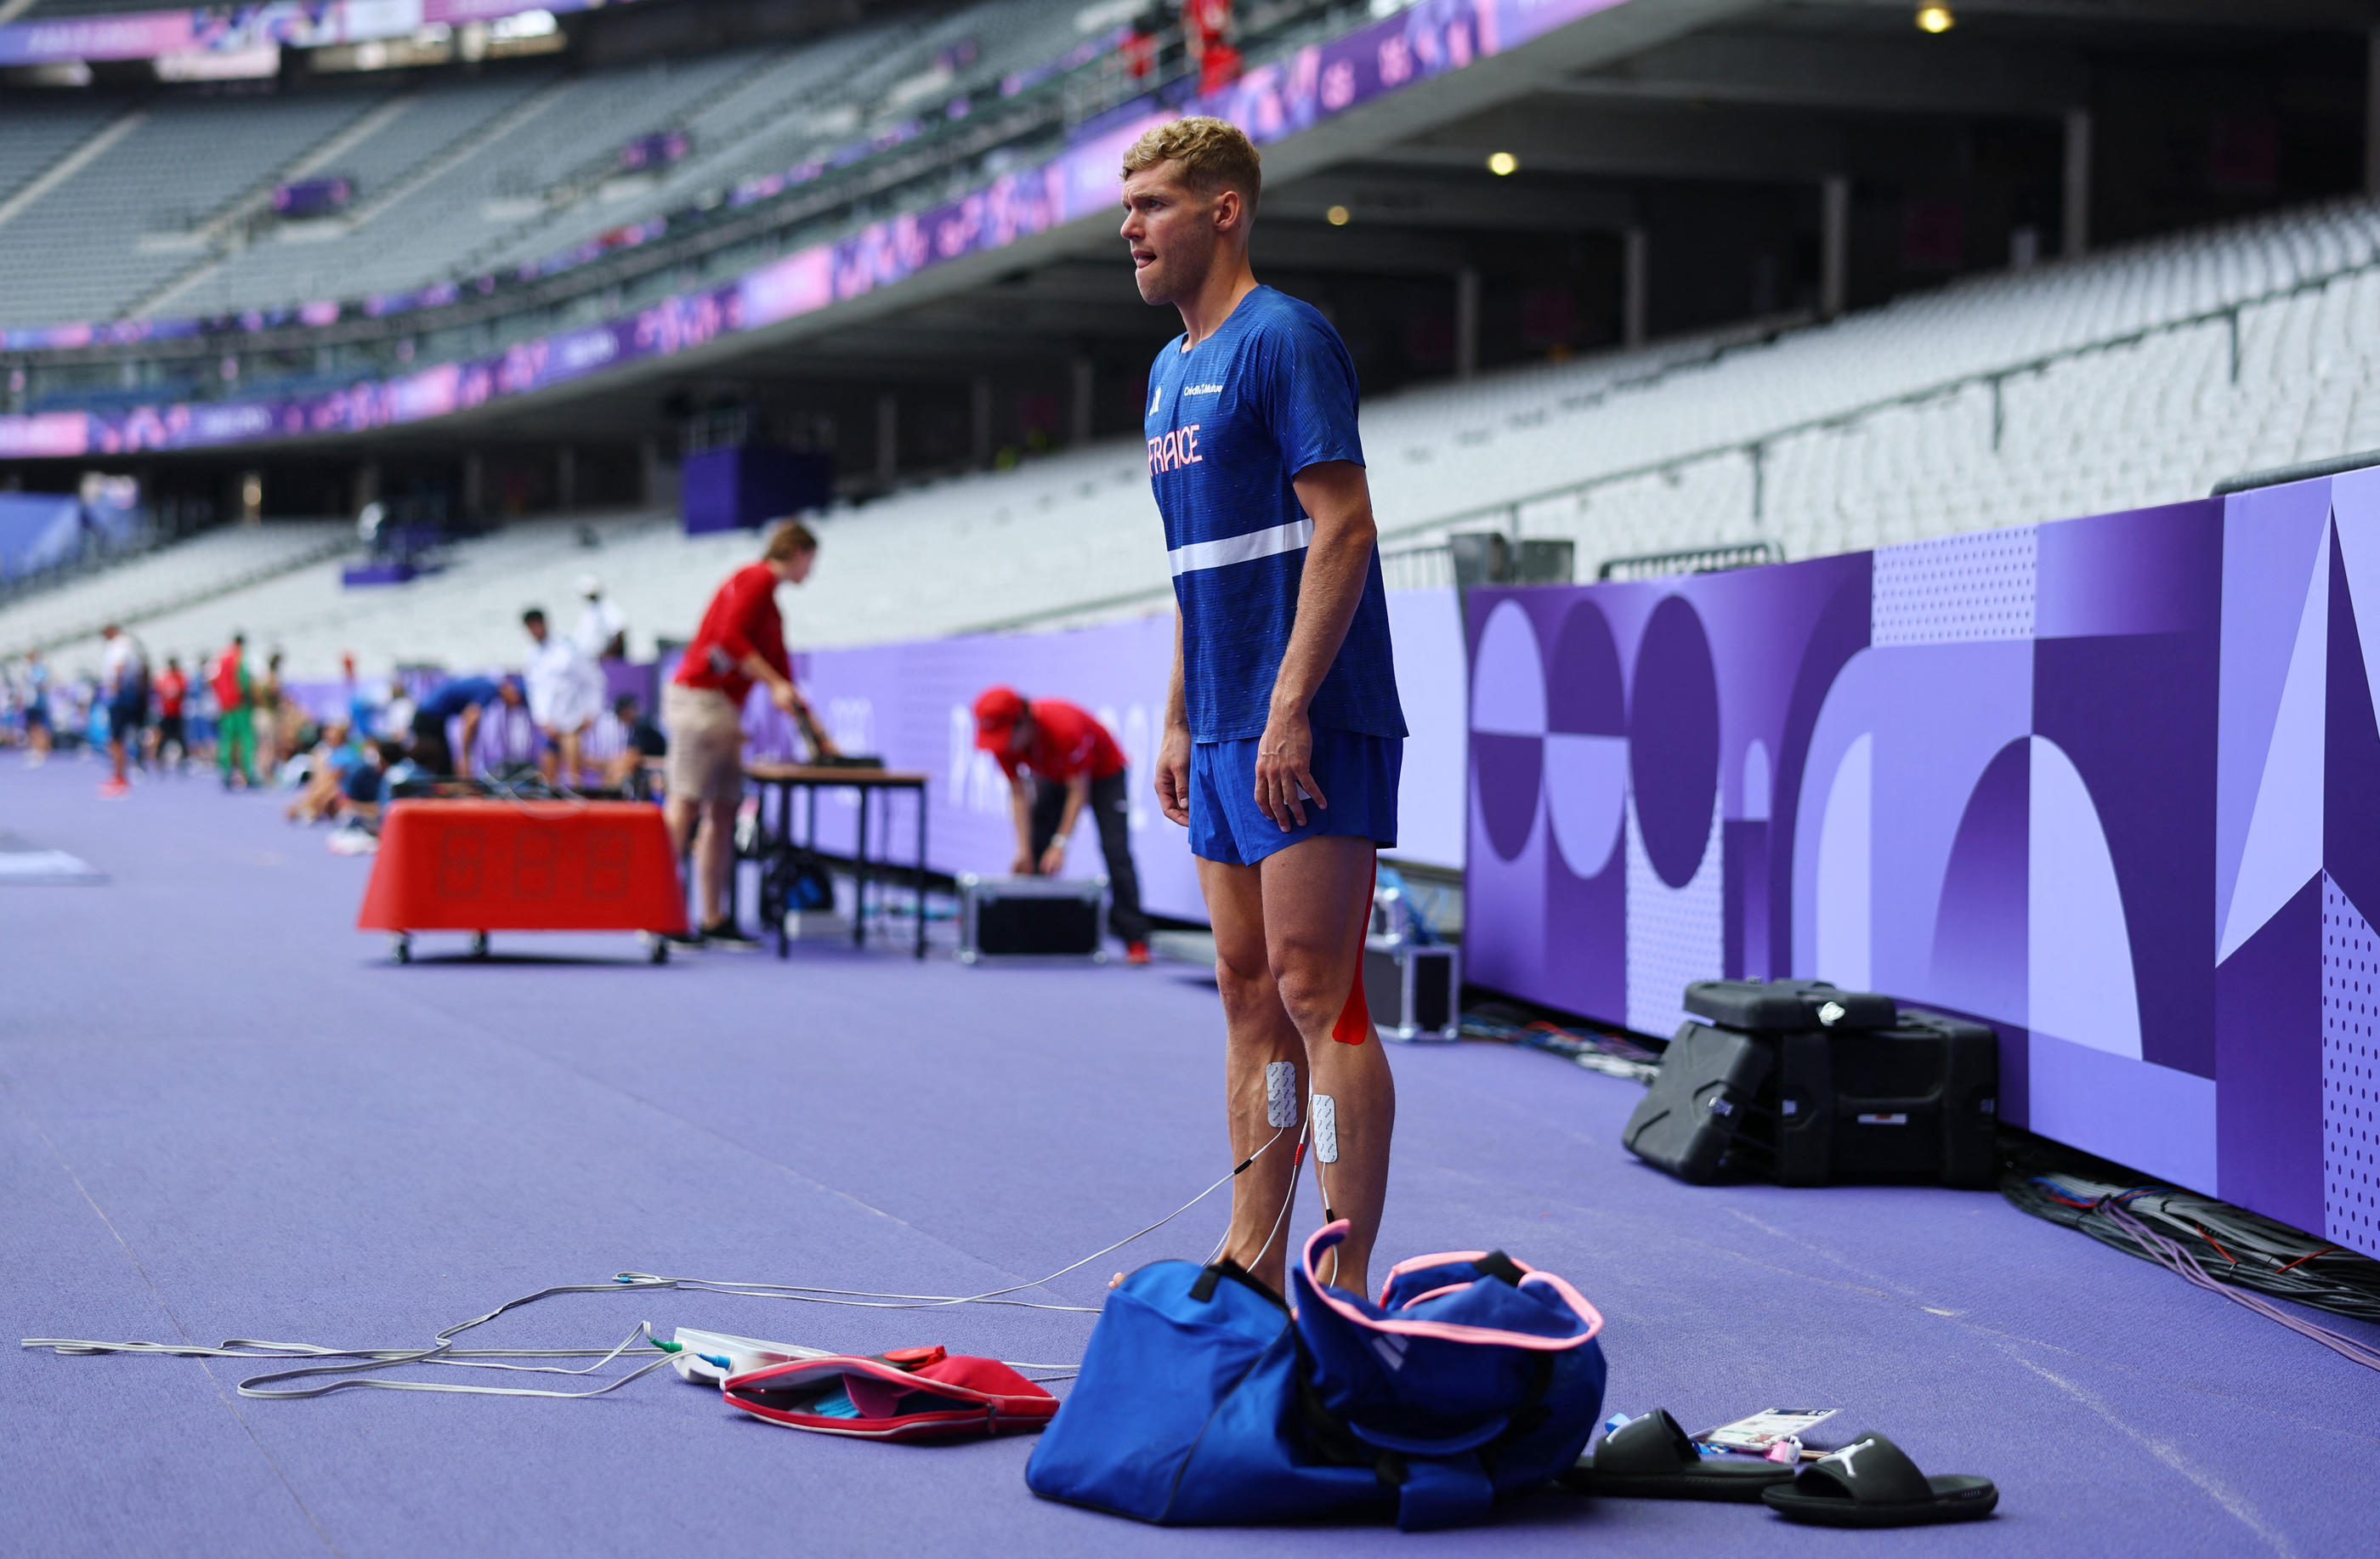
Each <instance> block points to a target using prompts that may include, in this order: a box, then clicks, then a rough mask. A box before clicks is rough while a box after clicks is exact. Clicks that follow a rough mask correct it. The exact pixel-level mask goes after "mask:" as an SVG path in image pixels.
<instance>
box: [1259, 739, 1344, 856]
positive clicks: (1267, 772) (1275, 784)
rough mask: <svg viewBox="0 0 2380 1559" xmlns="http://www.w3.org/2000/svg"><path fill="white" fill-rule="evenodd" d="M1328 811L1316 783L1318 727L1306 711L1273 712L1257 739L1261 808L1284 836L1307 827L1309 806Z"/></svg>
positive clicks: (1328, 803) (1320, 789)
mask: <svg viewBox="0 0 2380 1559" xmlns="http://www.w3.org/2000/svg"><path fill="white" fill-rule="evenodd" d="M1309 800H1310V801H1312V802H1313V803H1314V804H1315V805H1316V806H1317V807H1324V808H1327V807H1329V806H1330V802H1329V801H1328V800H1326V799H1324V798H1323V795H1322V787H1321V786H1318V785H1317V784H1315V783H1314V726H1313V725H1312V723H1311V722H1309V721H1308V720H1307V719H1306V717H1305V711H1304V710H1281V709H1276V710H1274V711H1273V712H1272V718H1271V719H1269V720H1268V721H1266V722H1265V728H1264V735H1263V736H1262V737H1258V738H1257V806H1258V807H1259V808H1261V809H1262V810H1263V811H1264V815H1265V816H1267V817H1269V818H1270V819H1272V821H1273V822H1277V823H1279V824H1280V825H1281V832H1282V833H1283V834H1286V833H1288V832H1289V831H1290V830H1291V829H1293V828H1303V827H1305V803H1306V802H1307V801H1309Z"/></svg>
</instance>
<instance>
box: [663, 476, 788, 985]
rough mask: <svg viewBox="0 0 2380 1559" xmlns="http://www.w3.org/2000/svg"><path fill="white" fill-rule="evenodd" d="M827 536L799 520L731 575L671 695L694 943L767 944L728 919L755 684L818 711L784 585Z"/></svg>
mask: <svg viewBox="0 0 2380 1559" xmlns="http://www.w3.org/2000/svg"><path fill="white" fill-rule="evenodd" d="M817 559H818V538H817V537H816V536H815V535H813V534H811V532H810V528H809V527H808V526H807V525H804V524H803V523H802V522H801V521H800V520H798V519H789V520H786V521H784V522H783V523H782V524H780V525H779V526H778V527H777V528H776V529H775V530H772V531H771V532H770V534H769V544H768V545H767V547H766V548H764V549H763V550H762V552H761V554H760V560H759V562H758V563H748V564H746V565H745V566H743V567H741V568H738V569H737V570H736V571H735V573H733V574H730V575H729V576H728V577H727V580H726V582H725V583H724V584H722V585H721V586H720V587H719V589H718V591H716V592H715V593H714V594H713V595H712V596H711V598H710V605H709V606H707V607H705V608H704V609H703V614H702V624H701V626H700V627H698V628H696V629H695V633H694V638H693V639H692V640H691V641H690V642H688V643H687V645H686V658H685V659H684V660H682V661H680V662H679V663H678V668H677V675H676V676H674V677H672V678H671V679H670V683H669V686H668V687H666V688H662V726H663V727H664V728H665V729H666V730H667V731H668V732H669V811H668V816H669V830H670V843H671V845H672V846H674V847H675V848H676V849H677V851H678V852H679V853H680V854H681V855H683V854H684V853H685V852H686V849H687V848H688V846H689V845H690V846H692V848H693V850H694V879H695V884H696V887H697V890H698V893H699V895H700V897H701V900H702V920H701V922H700V926H699V929H698V930H697V931H695V932H693V933H691V934H690V935H688V936H687V937H686V939H685V941H686V944H688V945H691V946H697V947H699V946H704V945H706V944H707V945H710V946H715V947H727V948H735V949H746V950H748V949H751V948H756V947H758V946H759V943H757V942H755V941H753V940H752V938H750V937H749V936H747V935H746V934H745V933H744V932H742V931H740V930H738V929H737V928H736V927H735V926H733V925H731V924H730V923H729V922H728V920H727V909H726V893H727V885H728V873H729V872H730V871H732V870H733V869H734V864H735V861H734V856H735V810H736V809H737V808H738V807H740V806H742V805H743V803H744V700H746V699H747V698H748V697H750V696H751V692H752V688H754V686H755V685H759V686H762V687H765V688H768V689H769V699H770V701H771V702H772V703H774V704H775V705H776V706H777V707H778V708H779V709H781V710H783V712H784V713H786V714H788V715H791V716H794V717H795V718H796V719H804V718H807V717H808V715H809V705H808V703H807V701H805V700H803V698H802V694H801V689H800V688H796V687H795V686H794V676H793V668H792V663H791V662H790V661H788V660H787V659H786V656H785V625H784V619H783V618H782V617H780V616H779V615H777V587H778V586H779V585H788V584H791V585H798V584H800V583H801V582H802V581H803V580H804V579H808V578H809V575H810V567H811V565H812V564H813V563H815V562H816V561H817Z"/></svg>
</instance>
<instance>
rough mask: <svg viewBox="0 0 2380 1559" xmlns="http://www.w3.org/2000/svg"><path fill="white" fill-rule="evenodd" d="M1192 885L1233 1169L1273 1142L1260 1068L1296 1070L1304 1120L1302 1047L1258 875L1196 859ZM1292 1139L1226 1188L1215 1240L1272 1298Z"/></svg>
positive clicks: (1289, 1231) (1285, 1232)
mask: <svg viewBox="0 0 2380 1559" xmlns="http://www.w3.org/2000/svg"><path fill="white" fill-rule="evenodd" d="M1198 886H1199V888H1200V890H1201V891H1202V892H1203V893H1204V894H1205V895H1206V899H1207V915H1208V920H1211V921H1212V922H1213V924H1214V927H1215V983H1216V984H1217V985H1218V986H1219V987H1220V989H1221V991H1222V993H1223V1031H1224V1041H1223V1045H1224V1049H1223V1091H1224V1101H1225V1103H1224V1112H1225V1117H1226V1119H1227V1121H1228V1123H1229V1126H1230V1129H1231V1134H1232V1162H1233V1163H1239V1162H1240V1161H1241V1160H1242V1159H1244V1158H1246V1157H1247V1156H1248V1155H1249V1154H1250V1153H1253V1152H1255V1151H1257V1149H1258V1148H1261V1147H1263V1146H1264V1145H1265V1143H1266V1142H1267V1141H1268V1140H1269V1139H1271V1138H1272V1136H1273V1129H1274V1128H1273V1127H1270V1126H1269V1125H1268V1124H1266V1120H1265V1067H1266V1066H1269V1065H1270V1064H1271V1063H1273V1062H1275V1061H1287V1062H1289V1063H1291V1064H1292V1065H1293V1066H1296V1068H1297V1096H1298V1100H1299V1104H1298V1108H1299V1111H1300V1112H1301V1114H1300V1116H1299V1118H1300V1119H1301V1120H1303V1119H1304V1114H1303V1112H1304V1110H1305V1041H1304V1040H1302V1039H1301V1038H1300V1037H1299V1035H1298V1032H1297V1026H1296V1025H1295V1024H1293V1023H1292V1022H1291V1021H1290V1020H1289V1011H1288V1009H1287V1008H1285V1007H1283V1006H1282V1005H1281V992H1280V990H1279V989H1278V988H1277V987H1276V986H1275V985H1274V984H1273V977H1272V960H1271V956H1270V955H1269V953H1268V951H1267V950H1266V946H1265V922H1264V888H1263V882H1262V878H1261V875H1260V872H1259V869H1258V868H1257V867H1253V866H1225V865H1223V864H1221V863H1220V862H1219V861H1211V860H1201V861H1199V862H1198ZM1295 1136H1296V1133H1295V1132H1291V1133H1289V1134H1288V1135H1287V1136H1285V1137H1283V1138H1282V1139H1281V1141H1280V1142H1278V1143H1277V1144H1275V1147H1274V1151H1271V1152H1269V1153H1267V1154H1265V1156H1264V1157H1262V1158H1260V1159H1258V1160H1257V1162H1256V1163H1254V1164H1253V1165H1251V1166H1250V1167H1249V1169H1248V1170H1247V1172H1246V1173H1245V1174H1244V1175H1241V1176H1240V1177H1239V1178H1238V1179H1236V1180H1233V1182H1232V1225H1231V1233H1230V1234H1229V1235H1227V1236H1225V1238H1224V1241H1223V1254H1224V1255H1225V1256H1226V1257H1229V1258H1230V1259H1231V1260H1232V1261H1236V1262H1238V1263H1239V1264H1240V1266H1242V1267H1243V1268H1245V1269H1246V1270H1247V1271H1248V1272H1249V1273H1253V1274H1254V1275H1255V1276H1256V1277H1257V1279H1258V1280H1260V1281H1261V1282H1263V1283H1264V1284H1265V1285H1268V1286H1269V1287H1270V1288H1271V1289H1272V1291H1273V1292H1274V1293H1276V1294H1278V1293H1281V1291H1282V1276H1281V1274H1282V1272H1283V1266H1282V1252H1283V1251H1284V1250H1285V1249H1286V1248H1287V1245H1288V1241H1289V1240H1290V1239H1291V1237H1292V1236H1293V1233H1294V1230H1295V1225H1294V1224H1293V1223H1292V1222H1291V1221H1290V1218H1289V1215H1288V1214H1287V1213H1284V1212H1282V1210H1281V1209H1282V1203H1283V1202H1284V1201H1285V1200H1289V1199H1291V1198H1293V1196H1294V1195H1295V1179H1296V1175H1297V1161H1296V1156H1295V1153H1294V1151H1293V1149H1292V1147H1291V1142H1292V1140H1293V1139H1294V1138H1295ZM1276 1226H1278V1228H1279V1231H1280V1232H1278V1233H1275V1232H1274V1231H1275V1228H1276ZM1268 1241H1269V1243H1268Z"/></svg>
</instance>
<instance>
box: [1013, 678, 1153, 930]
mask: <svg viewBox="0 0 2380 1559" xmlns="http://www.w3.org/2000/svg"><path fill="white" fill-rule="evenodd" d="M975 730H976V737H975V740H976V745H977V747H980V748H982V749H984V750H985V751H986V752H989V753H990V754H991V755H992V756H993V757H994V758H997V759H998V760H1000V767H1001V770H1002V773H1006V774H1007V775H1008V786H1009V794H1010V796H1011V798H1012V799H1013V802H1014V811H1015V817H1016V861H1015V864H1014V866H1013V867H1012V868H1011V869H1010V870H1012V871H1014V872H1016V874H1017V875H1019V876H1022V877H1029V876H1033V875H1035V874H1037V873H1038V875H1041V876H1044V877H1055V876H1056V875H1057V874H1058V871H1059V870H1060V868H1062V867H1063V866H1064V865H1065V864H1066V841H1067V840H1069V839H1071V838H1072V837H1074V834H1075V823H1076V822H1080V821H1081V819H1082V816H1083V813H1084V811H1085V810H1086V809H1087V810H1089V812H1090V814H1091V816H1092V817H1093V819H1095V820H1096V821H1097V822H1098V823H1099V853H1100V854H1102V855H1104V856H1105V857H1106V858H1107V863H1108V893H1109V895H1110V900H1111V902H1110V906H1109V909H1108V925H1109V928H1110V929H1111V930H1112V931H1113V932H1115V933H1116V935H1118V936H1120V937H1122V938H1123V956H1124V957H1125V959H1126V961H1128V962H1131V963H1135V964H1145V963H1147V962H1148V917H1147V916H1146V915H1144V914H1142V913H1141V910H1140V878H1139V875H1138V874H1137V873H1136V872H1135V871H1133V866H1132V839H1131V836H1130V831H1129V824H1130V822H1131V821H1132V810H1131V803H1130V801H1129V800H1128V795H1129V792H1128V791H1127V790H1126V789H1125V786H1124V773H1123V749H1122V748H1119V747H1118V746H1116V743H1115V738H1114V737H1111V736H1110V735H1108V729H1107V727H1106V726H1104V725H1100V724H1099V721H1098V719H1097V718H1096V717H1094V716H1093V715H1092V713H1091V712H1090V711H1088V710H1087V709H1084V708H1082V707H1081V706H1080V705H1078V704H1070V703H1068V702H1066V701H1065V700H1062V699H1035V700H1031V701H1030V702H1027V701H1026V700H1025V699H1023V698H1021V697H1019V696H1018V694H1017V692H1016V690H1015V689H1014V688H986V689H985V690H984V693H983V696H982V697H980V698H978V699H977V700H975ZM1028 771H1029V772H1030V773H1031V774H1032V781H1031V783H1030V784H1029V785H1028V784H1027V783H1026V773H1027V772H1028Z"/></svg>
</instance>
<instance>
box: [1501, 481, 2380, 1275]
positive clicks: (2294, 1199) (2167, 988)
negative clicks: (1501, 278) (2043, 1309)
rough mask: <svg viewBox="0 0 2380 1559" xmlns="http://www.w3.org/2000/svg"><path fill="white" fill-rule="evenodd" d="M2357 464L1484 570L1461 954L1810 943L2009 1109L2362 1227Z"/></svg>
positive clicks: (2323, 1226)
mask: <svg viewBox="0 0 2380 1559" xmlns="http://www.w3.org/2000/svg"><path fill="white" fill-rule="evenodd" d="M2364 610H2371V611H2374V613H2375V614H2380V471H2371V472H2362V473H2359V474H2356V475H2352V476H2345V477H2339V478H2336V479H2331V480H2326V481H2308V482H2301V483H2295V484H2292V485H2289V486H2283V487H2276V488H2269V489H2265V490H2261V491H2258V492H2254V493H2246V494H2241V495H2238V496H2234V497H2231V498H2228V499H2207V500H2204V501H2200V502H2195V503H2187V504H2177V505H2169V506H2167V507H2162V508H2153V509H2142V510H2134V511H2131V512H2127V513H2121V514H2112V515H2103V516H2099V517H2097V518H2088V519H2074V520H2066V521H2062V522H2059V523H2056V524H2049V525H2041V526H2037V527H2024V528H2014V529H2010V530H1991V531H1983V532H1978V533H1974V534H1970V535H1961V536H1950V537H1945V538H1941V539H1938V540H1935V541H1929V542H1913V543H1910V544H1908V545H1904V546H1895V547H1888V548H1885V549H1882V550H1879V551H1877V552H1874V553H1856V554H1847V555H1843V556H1839V557H1828V558H1819V559H1815V560H1813V561H1810V562H1806V563H1793V564H1782V565H1777V566H1770V567H1764V568H1751V569H1744V570H1741V571H1738V572H1734V573H1726V574H1712V575H1702V576H1694V577H1688V578H1682V579H1662V580H1656V581H1646V582H1639V583H1626V584H1602V585H1593V586H1587V587H1583V588H1571V587H1560V588H1540V589H1535V590H1501V591H1479V592H1477V593H1476V594H1475V596H1474V597H1473V600H1472V615H1471V623H1470V627H1469V629H1468V635H1467V637H1468V641H1469V645H1470V651H1471V655H1470V675H1471V702H1470V715H1469V725H1470V732H1471V774H1470V795H1469V807H1468V813H1469V816H1468V828H1469V846H1470V847H1469V851H1468V859H1467V866H1466V884H1467V892H1466V895H1465V899H1466V905H1467V929H1466V935H1465V946H1464V958H1465V963H1466V970H1465V972H1466V974H1467V975H1468V977H1469V978H1471V979H1473V980H1477V981H1479V982H1480V983H1482V984H1485V985H1488V986H1492V987H1495V988H1498V989H1501V990H1506V991H1510V992H1512V993H1516V994H1519V995H1523V996H1527V997H1531V998H1534V999H1536V1000H1539V1001H1543V1002H1547V1003H1549V1004H1551V1005H1557V1006H1560V1007H1564V1008H1567V1009H1569V1010H1572V1011H1575V1012H1580V1013H1585V1014H1587V1015H1589V1016H1591V1017H1599V1018H1603V1019H1607V1020H1609V1021H1612V1022H1616V1023H1624V1024H1626V1025H1627V1026H1628V1027H1630V1028H1632V1029H1640V1030H1645V1031H1648V1032H1653V1033H1663V1032H1666V1031H1668V1030H1670V1029H1672V1028H1673V1027H1674V1026H1675V1025H1676V1024H1677V1023H1678V1022H1679V1021H1680V1019H1681V1017H1682V1013H1681V1010H1680V1005H1679V1002H1680V995H1681V993H1682V988H1683V987H1684V985H1685V984H1686V982H1687V981H1688V980H1703V979H1709V978H1713V977H1717V976H1721V975H1724V976H1730V977H1735V976H1753V977H1763V976H1781V975H1789V974H1790V975H1801V976H1815V977H1819V978H1823V979H1828V980H1834V981H1835V982H1836V983H1838V984H1840V985H1844V986H1847V987H1856V988H1863V989H1871V990H1879V991H1883V992H1886V993H1889V994H1891V995H1893V996H1896V997H1898V998H1900V999H1901V1000H1903V1001H1906V1002H1910V1003H1913V1004H1916V1005H1925V1006H1931V1007H1937V1008H1940V1009H1943V1010H1946V1011H1951V1012H1957V1013H1963V1014H1967V1015H1970V1016H1973V1017H1979V1018H1982V1019H1985V1020H1986V1021H1988V1022H1990V1023H1991V1024H1992V1025H1993V1026H1994V1027H1995V1028H1997V1029H1998V1030H1999V1033H2000V1035H2001V1041H2002V1048H2001V1057H2002V1059H2001V1070H2002V1078H2001V1088H2000V1098H2001V1104H2002V1110H2003V1113H2004V1114H2005V1115H2006V1116H2007V1117H2008V1118H2009V1119H2010V1120H2011V1121H2012V1122H2013V1123H2015V1124H2018V1125H2022V1126H2027V1127H2031V1128H2032V1129H2034V1130H2035V1131H2038V1132H2041V1133H2043V1134H2044V1135H2046V1136H2049V1137H2053V1138H2056V1139H2059V1140H2061V1141H2065V1142H2070V1143H2072V1144H2073V1145H2075V1146H2077V1147H2081V1148H2083V1149H2086V1150H2088V1151H2093V1152H2095V1153H2100V1154H2103V1155H2105V1156H2107V1157H2108V1158H2112V1159H2115V1160H2117V1161H2118V1162H2119V1163H2127V1164H2130V1165H2131V1166H2132V1167H2134V1168H2136V1169H2139V1170H2142V1171H2144V1172H2146V1173H2148V1174H2150V1175H2157V1176H2160V1177H2162V1178H2165V1179H2168V1180H2171V1181H2173V1182H2176V1183H2178V1184H2180V1185H2183V1186H2187V1187H2190V1188H2193V1189H2197V1190H2200V1191H2204V1192H2208V1193H2211V1194H2214V1195H2217V1196H2221V1197H2224V1198H2227V1199H2228V1200H2232V1201H2236V1202H2239V1203H2240V1204H2242V1205H2244V1206H2247V1207H2251V1208H2253V1209H2255V1210H2257V1211H2259V1212H2265V1213H2268V1214H2270V1215H2272V1216H2274V1217H2276V1218H2279V1219H2282V1220H2284V1221H2285V1222H2288V1223H2289V1224H2295V1225H2297V1226H2298V1227H2300V1228H2303V1229H2307V1230H2310V1231H2313V1232H2316V1233H2320V1234H2322V1235H2324V1236H2325V1237H2327V1238H2329V1239H2332V1240H2335V1241H2337V1242H2338V1243H2339V1244H2341V1245H2347V1246H2351V1247H2354V1248H2358V1249H2362V1250H2365V1251H2370V1252H2374V1253H2375V1254H2380V1188H2375V1186H2374V1177H2373V1176H2374V1164H2375V1162H2380V1127H2375V1112H2374V1102H2375V1101H2374V1094H2375V1088H2374V1078H2375V1076H2380V1066H2375V1063H2380V1017H2374V1011H2375V1005H2374V996H2373V994H2372V993H2373V991H2374V983H2375V981H2380V975H2375V974H2374V970H2380V933H2375V932H2374V930H2373V923H2372V921H2371V920H2370V919H2369V916H2368V915H2367V913H2366V911H2365V909H2364V907H2365V906H2369V907H2371V912H2372V913H2380V723H2375V717H2374V700H2373V693H2374V688H2380V617H2375V626H2374V631H2373V632H2372V633H2370V634H2365V633H2364V632H2363V631H2362V628H2361V626H2360V622H2361V619H2360V615H2359V614H2360V613H2361V612H2362V611H2364Z"/></svg>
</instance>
